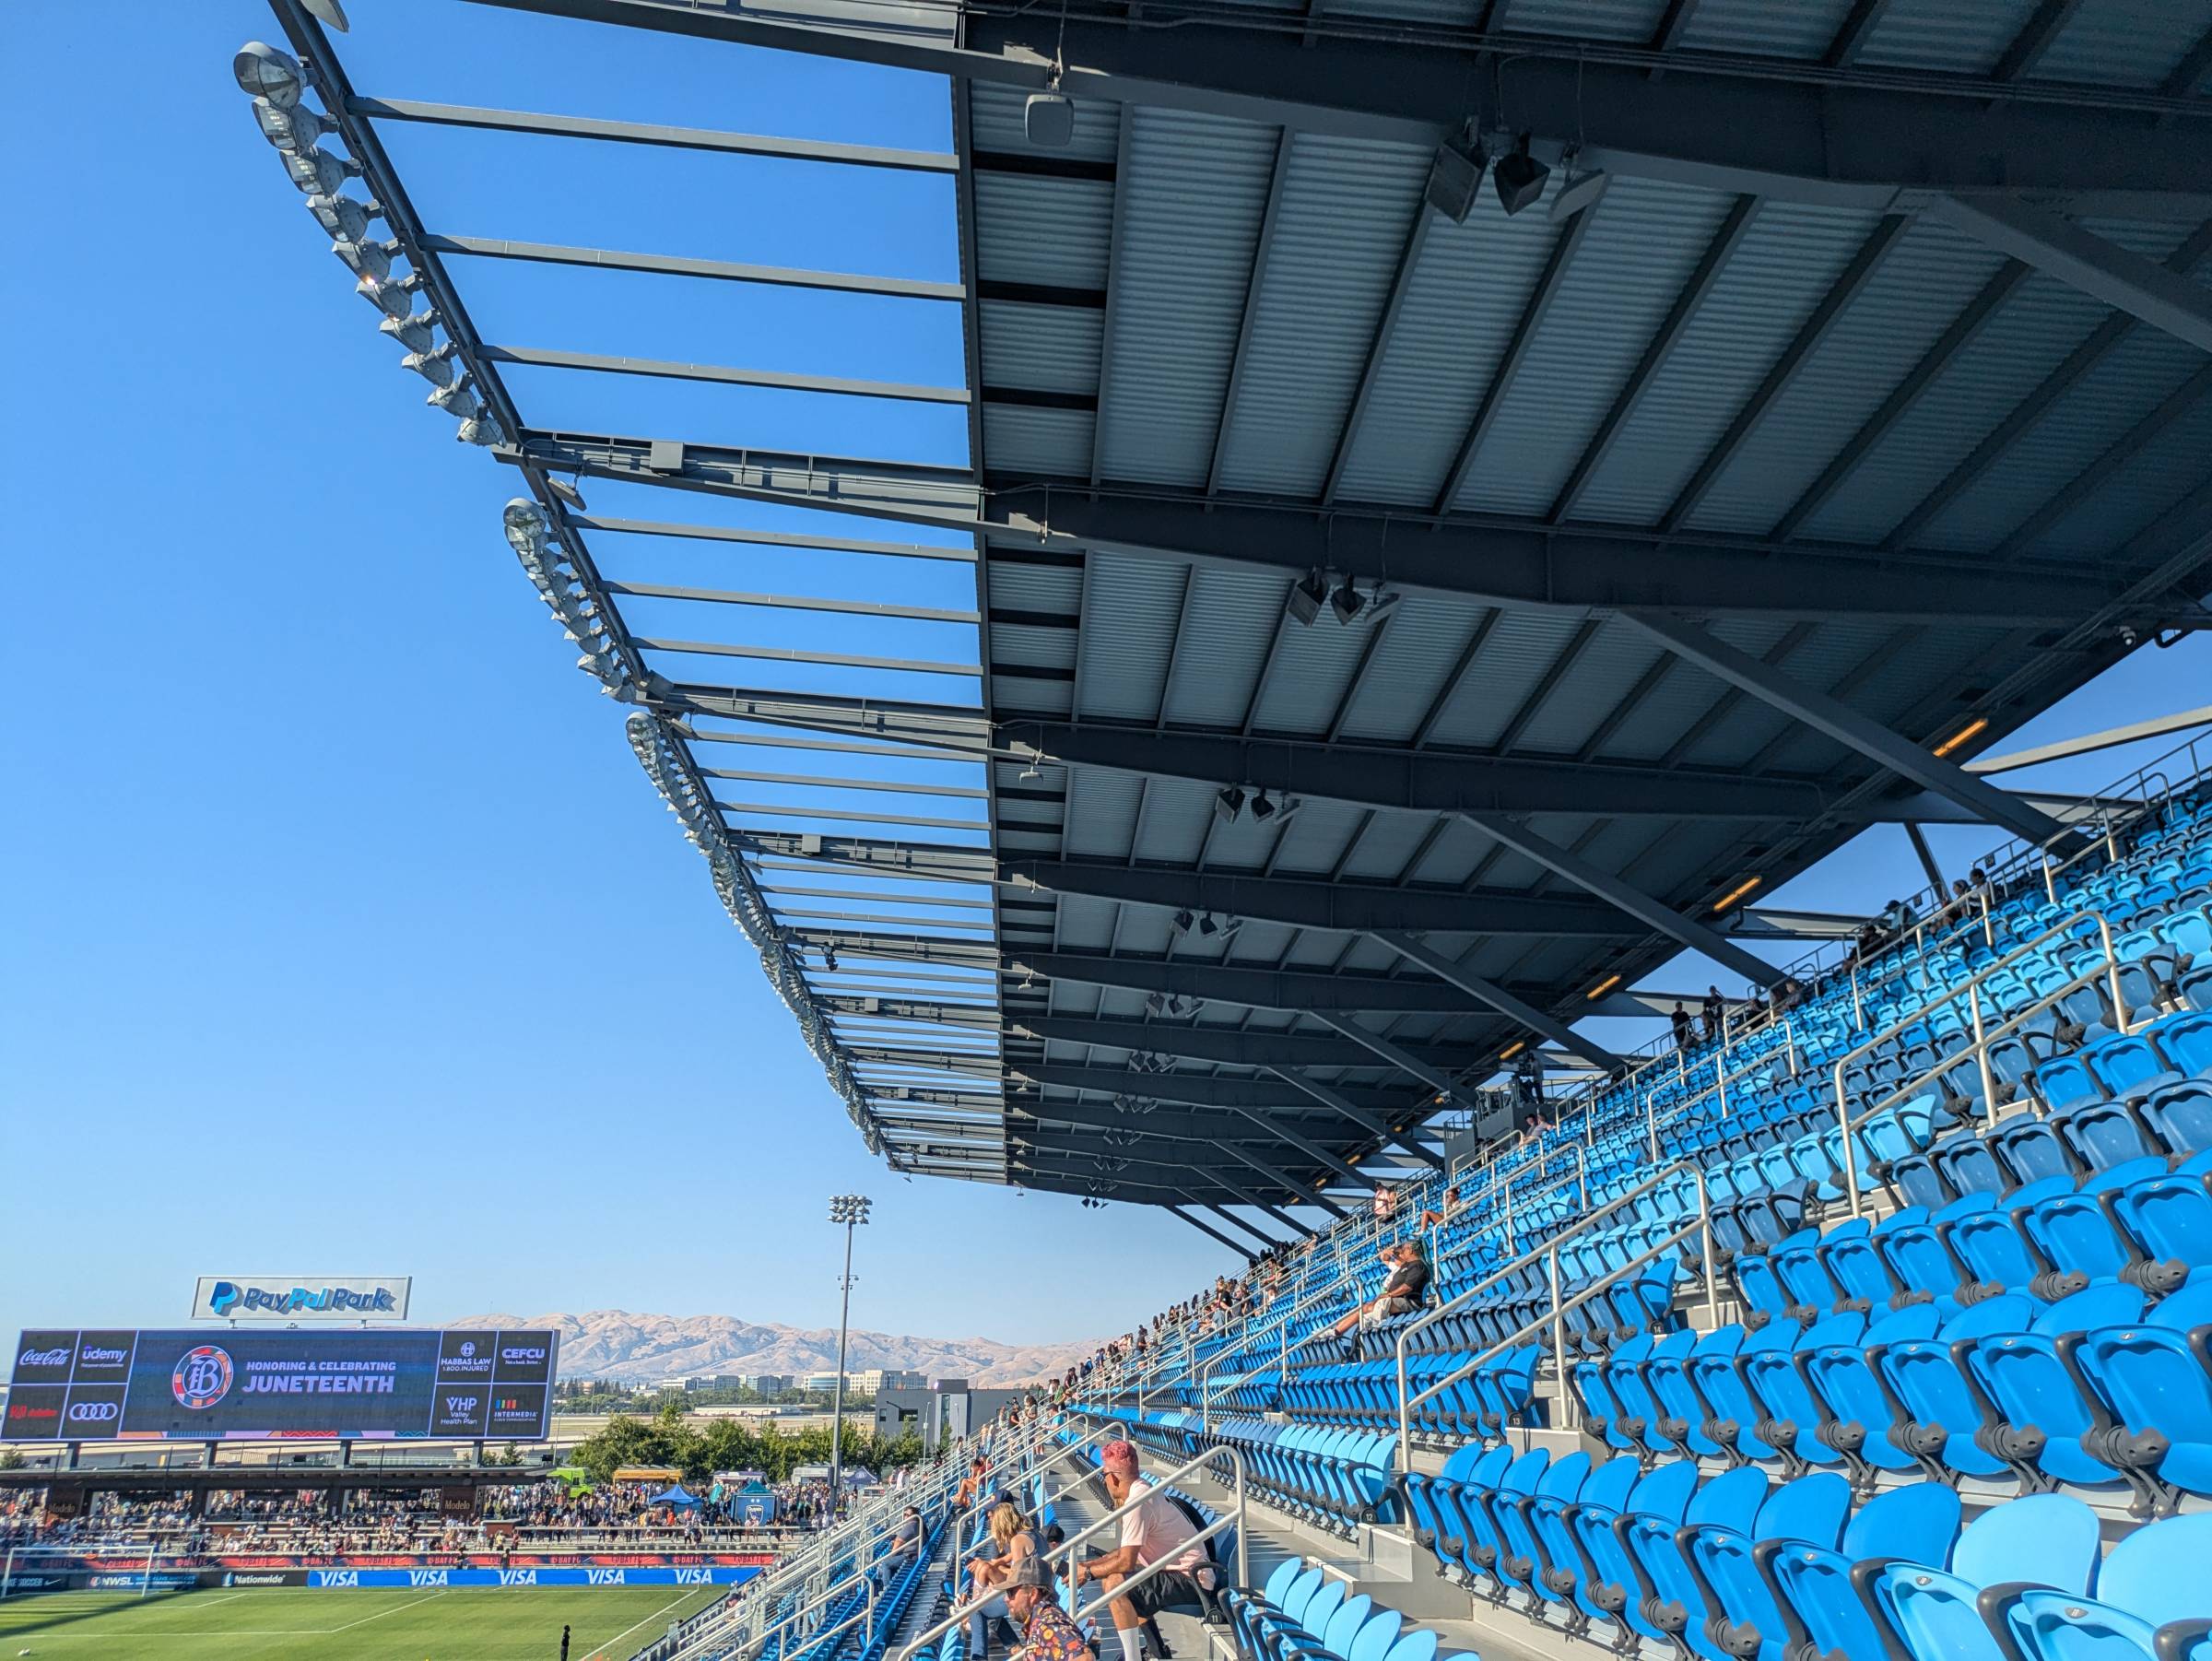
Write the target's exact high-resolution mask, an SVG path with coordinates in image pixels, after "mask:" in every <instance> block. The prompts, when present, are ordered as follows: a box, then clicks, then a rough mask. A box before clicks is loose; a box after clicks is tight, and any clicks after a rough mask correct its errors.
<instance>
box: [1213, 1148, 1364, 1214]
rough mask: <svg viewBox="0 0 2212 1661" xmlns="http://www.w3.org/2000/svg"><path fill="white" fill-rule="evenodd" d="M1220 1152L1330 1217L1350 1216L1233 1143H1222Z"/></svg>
mask: <svg viewBox="0 0 2212 1661" xmlns="http://www.w3.org/2000/svg"><path fill="white" fill-rule="evenodd" d="M1221 1151H1222V1152H1224V1153H1226V1154H1229V1155H1230V1156H1231V1157H1232V1158H1235V1159H1238V1160H1242V1161H1243V1162H1244V1163H1245V1164H1247V1165H1249V1166H1251V1167H1252V1168H1253V1170H1254V1171H1256V1172H1259V1173H1260V1174H1261V1175H1262V1176H1264V1177H1266V1178H1267V1179H1268V1180H1269V1181H1270V1182H1273V1183H1275V1184H1277V1185H1278V1186H1280V1187H1284V1188H1288V1190H1289V1191H1290V1192H1291V1193H1293V1194H1295V1195H1297V1196H1300V1198H1302V1199H1303V1200H1304V1201H1305V1202H1306V1204H1307V1205H1309V1206H1317V1207H1320V1208H1321V1209H1322V1210H1324V1211H1326V1212H1327V1213H1328V1214H1329V1215H1330V1216H1331V1217H1337V1218H1344V1217H1349V1216H1350V1215H1351V1213H1350V1212H1349V1211H1347V1210H1346V1209H1345V1208H1344V1207H1342V1206H1340V1205H1338V1204H1337V1203H1336V1202H1335V1200H1333V1199H1331V1198H1330V1197H1329V1196H1327V1195H1326V1194H1324V1193H1323V1192H1322V1191H1321V1190H1320V1189H1318V1188H1315V1187H1313V1186H1312V1185H1311V1184H1306V1183H1301V1182H1300V1181H1299V1180H1298V1179H1297V1178H1296V1177H1294V1176H1292V1175H1291V1174H1290V1173H1289V1172H1287V1171H1283V1170H1279V1169H1277V1167H1276V1166H1274V1165H1270V1164H1269V1163H1268V1162H1267V1161H1266V1160H1263V1159H1262V1158H1260V1156H1259V1155H1257V1154H1256V1153H1253V1152H1251V1151H1249V1150H1248V1149H1244V1148H1242V1147H1241V1146H1240V1145H1238V1144H1237V1143H1235V1142H1224V1143H1222V1144H1221Z"/></svg>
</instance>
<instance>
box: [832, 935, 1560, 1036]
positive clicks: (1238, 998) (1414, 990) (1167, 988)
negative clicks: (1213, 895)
mask: <svg viewBox="0 0 2212 1661" xmlns="http://www.w3.org/2000/svg"><path fill="white" fill-rule="evenodd" d="M838 949H840V950H842V949H844V948H842V947H840V948H838ZM1006 960H1007V966H1008V967H1009V968H1010V969H1011V970H1012V971H1013V972H1015V973H1017V974H1018V973H1021V972H1025V971H1026V972H1032V973H1034V974H1036V975H1038V976H1039V977H1041V978H1042V979H1045V980H1053V981H1075V982H1079V983H1081V984H1085V985H1089V986H1122V987H1126V988H1128V989H1129V990H1131V991H1135V992H1160V993H1177V994H1180V995H1182V996H1184V997H1194V998H1206V999H1210V1000H1212V1001H1214V1002H1216V1003H1224V1004H1241V1005H1243V1006H1244V1007H1247V1008H1251V1009H1281V1010H1284V1011H1287V1012H1291V1013H1298V1012H1304V1013H1309V1014H1312V1013H1318V1012H1320V1011H1322V1010H1335V1011H1340V1012H1345V1013H1350V1012H1353V1011H1361V1010H1364V1011H1367V1012H1369V1013H1372V1014H1391V1015H1404V1014H1413V1013H1417V1012H1426V1013H1435V1014H1445V1013H1450V1014H1454V1015H1465V1014H1466V1013H1467V1011H1468V1008H1469V1005H1470V998H1469V995H1468V994H1467V993H1465V992H1464V991H1462V990H1461V989H1460V988H1459V987H1457V986H1448V985H1445V984H1442V983H1441V982H1437V981H1430V980H1417V979H1415V978H1414V977H1412V976H1411V975H1393V976H1386V975H1359V974H1324V973H1319V972H1312V971H1304V970H1294V969H1252V968H1245V967H1243V966H1241V965H1232V964H1221V963H1211V962H1207V961H1205V960H1202V959H1182V958H1173V959H1154V958H1115V957H1108V956H1106V955H1105V954H1103V953H1086V952H1069V951H1026V950H1024V949H1022V948H1020V947H1018V946H1015V945H1012V944H1009V945H1008V946H1007V947H1006ZM1485 1001H1487V1000H1485ZM1493 1007H1494V1006H1493ZM1516 1019H1518V1018H1516Z"/></svg>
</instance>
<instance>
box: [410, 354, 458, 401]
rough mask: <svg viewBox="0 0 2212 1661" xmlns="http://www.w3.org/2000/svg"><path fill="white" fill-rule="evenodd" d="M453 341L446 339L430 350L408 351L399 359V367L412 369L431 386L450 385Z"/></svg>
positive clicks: (451, 381)
mask: <svg viewBox="0 0 2212 1661" xmlns="http://www.w3.org/2000/svg"><path fill="white" fill-rule="evenodd" d="M399 367H400V368H402V369H406V370H413V371H415V372H416V373H417V374H418V375H420V376H421V377H422V378H423V379H424V380H425V381H428V382H429V383H430V384H431V385H433V386H451V385H452V384H453V343H452V342H451V341H448V342H447V343H446V344H445V345H443V346H441V347H437V348H433V349H432V350H430V351H427V352H409V353H408V354H407V355H406V357H405V358H402V359H400V360H399ZM455 413H456V414H458V413H459V412H458V411H456V412H455Z"/></svg>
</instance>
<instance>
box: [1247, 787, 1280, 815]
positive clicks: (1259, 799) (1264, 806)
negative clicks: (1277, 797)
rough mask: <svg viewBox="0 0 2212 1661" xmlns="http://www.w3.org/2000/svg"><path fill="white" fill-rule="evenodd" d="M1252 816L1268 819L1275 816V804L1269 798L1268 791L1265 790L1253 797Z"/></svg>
mask: <svg viewBox="0 0 2212 1661" xmlns="http://www.w3.org/2000/svg"><path fill="white" fill-rule="evenodd" d="M1252 817H1253V819H1273V818H1274V817H1275V804H1274V803H1273V802H1271V801H1269V800H1268V799H1267V793H1266V792H1265V790H1263V791H1261V792H1260V793H1259V794H1258V795H1255V796H1253V798H1252Z"/></svg>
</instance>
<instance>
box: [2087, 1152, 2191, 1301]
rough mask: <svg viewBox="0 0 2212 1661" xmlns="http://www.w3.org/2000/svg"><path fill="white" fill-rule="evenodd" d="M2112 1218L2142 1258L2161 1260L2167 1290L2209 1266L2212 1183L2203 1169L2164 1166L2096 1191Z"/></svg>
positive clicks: (2175, 1288)
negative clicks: (2165, 1168)
mask: <svg viewBox="0 0 2212 1661" xmlns="http://www.w3.org/2000/svg"><path fill="white" fill-rule="evenodd" d="M2101 1199H2102V1203H2103V1205H2104V1207H2105V1209H2106V1210H2107V1212H2108V1213H2109V1214H2110V1215H2111V1217H2112V1220H2113V1221H2114V1222H2115V1223H2117V1224H2118V1225H2119V1226H2120V1228H2121V1229H2122V1230H2123V1231H2124V1232H2125V1233H2126V1235H2127V1237H2128V1239H2129V1241H2130V1242H2132V1243H2133V1244H2134V1245H2135V1248H2136V1251H2137V1252H2138V1253H2140V1254H2141V1255H2142V1257H2143V1258H2144V1260H2145V1261H2146V1262H2147V1263H2148V1264H2151V1265H2156V1266H2162V1267H2164V1268H2165V1270H2166V1272H2165V1274H2164V1275H2163V1276H2161V1277H2160V1278H2162V1279H2166V1280H2169V1281H2171V1280H2173V1278H2174V1276H2175V1275H2176V1274H2177V1273H2178V1275H2179V1277H2180V1278H2179V1280H2178V1281H2176V1282H2174V1284H2171V1285H2168V1286H2166V1287H2164V1288H2163V1289H2162V1290H2166V1291H2172V1290H2178V1287H2179V1286H2183V1285H2187V1284H2189V1283H2190V1282H2191V1281H2193V1280H2194V1279H2196V1278H2199V1277H2200V1276H2202V1275H2203V1274H2204V1273H2205V1271H2206V1269H2208V1268H2212V1183H2208V1182H2207V1179H2206V1175H2205V1174H2204V1173H2203V1172H2190V1171H2188V1170H2186V1169H2184V1170H2182V1171H2174V1172H2162V1173H2160V1174H2159V1175H2155V1176H2148V1177H2145V1178H2143V1179H2141V1180H2140V1181H2137V1182H2133V1183H2129V1184H2126V1185H2125V1186H2123V1187H2116V1188H2114V1189H2112V1190H2110V1191H2108V1192H2107V1193H2105V1194H2104V1195H2103V1196H2101Z"/></svg>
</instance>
